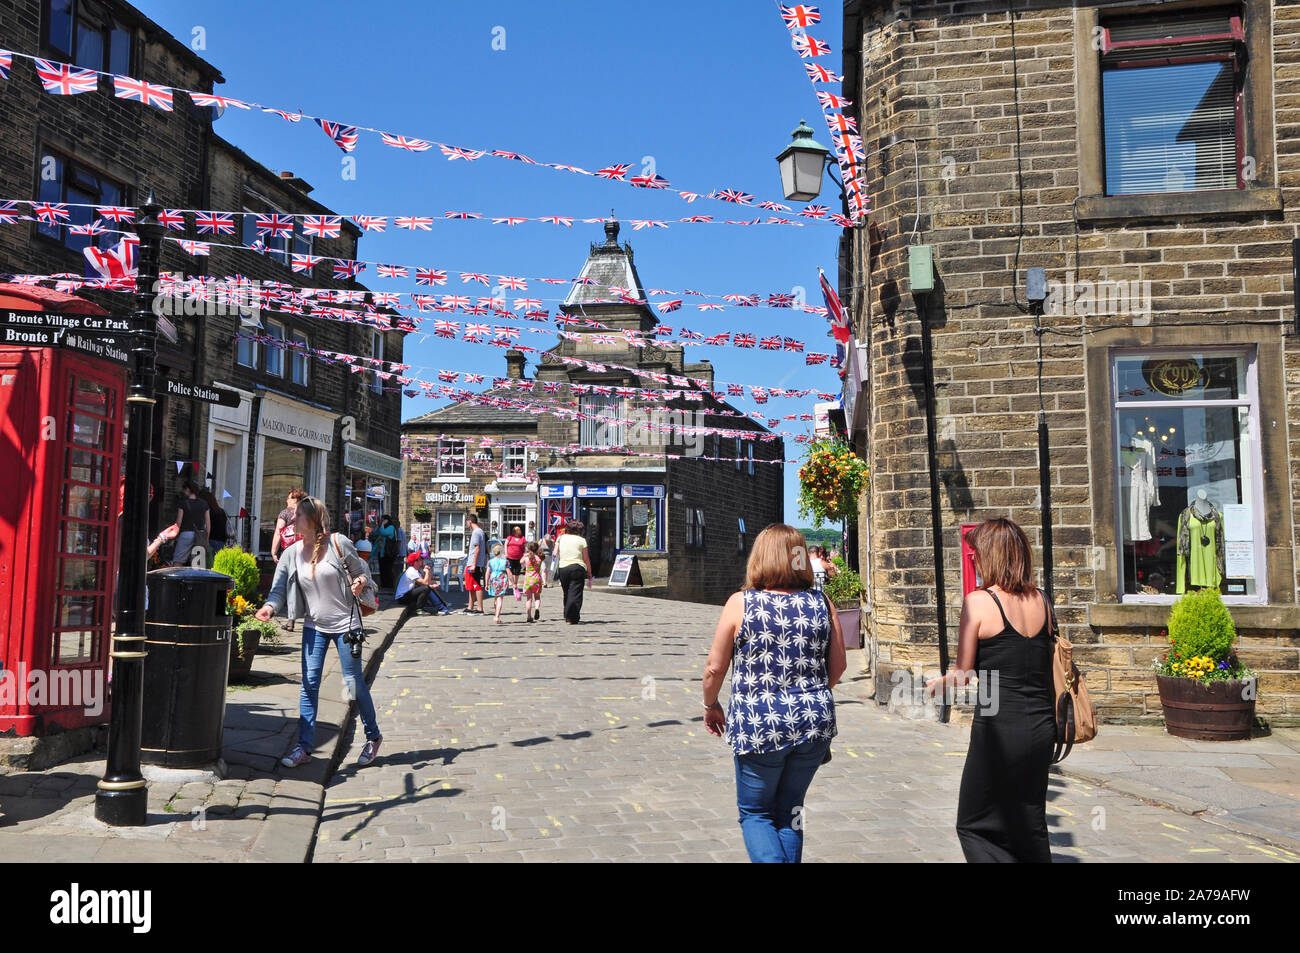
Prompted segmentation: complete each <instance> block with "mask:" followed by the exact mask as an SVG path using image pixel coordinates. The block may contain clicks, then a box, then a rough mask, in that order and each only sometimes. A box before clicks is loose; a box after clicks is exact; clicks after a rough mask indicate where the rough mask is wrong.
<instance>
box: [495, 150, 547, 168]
mask: <svg viewBox="0 0 1300 953" xmlns="http://www.w3.org/2000/svg"><path fill="white" fill-rule="evenodd" d="M492 155H494V156H496V157H498V158H500V159H514V160H515V161H516V162H527V163H528V164H529V165H537V162H536V160H534V159H530V158H528V156H526V155H524V154H523V153H520V152H506V151H504V150H502V149H493V150H492Z"/></svg>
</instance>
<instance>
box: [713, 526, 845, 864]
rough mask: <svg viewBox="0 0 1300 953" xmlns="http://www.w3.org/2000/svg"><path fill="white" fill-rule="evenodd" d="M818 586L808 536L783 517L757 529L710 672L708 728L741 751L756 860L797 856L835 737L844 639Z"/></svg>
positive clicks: (744, 830)
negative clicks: (725, 697)
mask: <svg viewBox="0 0 1300 953" xmlns="http://www.w3.org/2000/svg"><path fill="white" fill-rule="evenodd" d="M812 585H813V573H812V567H811V566H810V564H809V559H808V544H807V542H806V541H805V540H804V538H803V534H802V533H800V532H799V531H798V530H797V529H795V528H794V527H793V526H786V525H785V524H783V523H779V524H775V525H772V526H769V527H768V528H767V529H765V530H763V532H761V533H759V534H758V538H757V539H756V540H754V549H753V551H752V552H751V553H750V555H749V565H748V567H747V569H746V573H745V588H744V589H743V590H741V591H740V592H737V593H736V594H735V595H733V596H732V597H731V598H730V599H728V600H727V604H726V606H724V607H723V610H722V618H721V619H719V620H718V629H717V632H716V634H715V635H714V637H713V647H712V649H710V650H709V659H708V662H707V663H706V665H705V669H704V725H705V727H706V728H708V730H709V732H710V733H711V734H714V735H718V736H723V735H724V734H725V736H726V739H727V741H728V742H729V743H730V744H731V747H732V750H733V751H734V752H735V760H736V806H737V807H738V809H739V811H740V831H741V834H742V835H743V836H744V838H745V849H746V850H747V851H748V852H749V859H750V860H752V861H754V862H755V863H790V864H797V863H799V861H800V860H801V858H802V856H803V826H804V825H803V822H802V815H803V800H804V794H805V793H807V791H808V786H809V785H810V784H811V783H812V779H813V775H814V774H816V773H817V768H818V766H819V765H821V764H822V762H823V761H825V760H826V758H827V755H828V754H829V752H830V746H831V738H833V737H835V700H834V698H833V697H832V696H831V688H833V687H834V685H835V683H836V682H838V681H839V680H840V676H841V675H843V674H844V669H845V667H846V665H847V662H846V661H845V656H844V637H843V635H842V634H841V633H840V625H839V621H838V620H837V619H836V618H835V613H834V612H832V611H830V607H829V606H828V605H827V602H826V599H825V597H824V596H823V595H822V594H821V593H820V592H818V591H816V590H815V589H813V588H812ZM728 668H733V672H732V677H731V698H730V700H729V701H730V703H729V704H728V706H727V711H726V713H725V714H724V713H723V710H722V706H721V705H719V704H718V692H719V691H720V690H721V688H722V682H723V679H725V678H726V676H727V669H728Z"/></svg>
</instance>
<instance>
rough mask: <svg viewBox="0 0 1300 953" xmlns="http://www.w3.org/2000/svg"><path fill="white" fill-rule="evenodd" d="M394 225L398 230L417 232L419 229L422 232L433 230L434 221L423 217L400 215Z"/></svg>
mask: <svg viewBox="0 0 1300 953" xmlns="http://www.w3.org/2000/svg"><path fill="white" fill-rule="evenodd" d="M393 224H394V225H396V226H397V227H398V228H405V229H407V230H408V231H412V232H413V231H415V230H416V229H417V228H418V229H420V231H422V232H427V231H431V230H432V229H433V219H432V218H426V217H424V216H422V215H399V216H397V217H396V218H395V219H393Z"/></svg>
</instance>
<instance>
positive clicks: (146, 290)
mask: <svg viewBox="0 0 1300 953" xmlns="http://www.w3.org/2000/svg"><path fill="white" fill-rule="evenodd" d="M161 211H162V206H160V205H159V204H158V203H157V202H156V201H155V200H154V196H153V193H152V192H150V193H149V197H148V198H147V199H146V200H145V204H144V205H142V206H141V207H140V208H139V210H138V213H137V214H138V217H137V219H136V224H135V230H136V234H138V235H139V236H140V247H139V249H138V250H137V260H138V263H139V268H138V271H137V275H136V282H135V295H136V300H135V304H136V310H135V314H134V315H133V316H132V321H131V325H132V326H131V337H132V344H131V390H130V393H129V394H128V396H127V398H126V405H127V419H126V426H127V447H126V485H125V490H124V493H123V500H122V549H121V555H120V558H119V565H120V567H121V569H120V573H119V576H118V597H117V606H118V608H117V620H116V625H115V627H114V629H113V645H112V650H111V651H110V652H109V657H110V658H111V659H112V663H111V664H112V667H113V702H112V705H113V708H112V713H111V715H110V717H109V727H108V758H107V760H106V764H105V767H104V777H103V778H101V779H100V781H99V790H98V791H97V792H96V793H95V817H96V818H97V819H98V820H101V821H103V822H104V823H105V824H111V825H113V826H114V827H128V826H134V827H139V826H142V825H143V824H144V823H145V820H146V817H147V813H148V812H147V806H148V796H149V795H148V790H147V787H146V782H145V780H144V777H143V776H142V775H141V774H140V728H141V721H142V720H143V715H144V659H145V654H146V653H145V617H144V582H145V571H146V569H147V558H146V556H145V551H146V549H147V548H148V546H149V531H148V526H147V523H148V517H147V515H146V514H147V511H148V508H149V458H150V444H151V443H152V440H153V405H154V358H155V355H156V352H157V346H158V323H157V320H158V319H157V316H156V315H155V314H154V310H153V301H154V297H155V295H156V294H157V284H158V256H159V248H160V246H161V244H162V233H163V227H162V225H161V224H159V222H158V213H159V212H161Z"/></svg>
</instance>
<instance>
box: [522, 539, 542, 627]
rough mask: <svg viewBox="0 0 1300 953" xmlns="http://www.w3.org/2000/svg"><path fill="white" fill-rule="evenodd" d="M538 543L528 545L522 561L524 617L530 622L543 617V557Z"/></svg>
mask: <svg viewBox="0 0 1300 953" xmlns="http://www.w3.org/2000/svg"><path fill="white" fill-rule="evenodd" d="M539 550H540V547H539V546H538V545H537V543H536V542H535V541H534V542H531V543H529V544H528V551H527V552H525V553H524V558H523V560H522V563H523V570H524V581H523V589H524V616H525V617H526V618H527V619H528V621H529V622H536V621H537V620H538V619H540V618H541V617H542V557H541V555H540V552H539Z"/></svg>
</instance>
